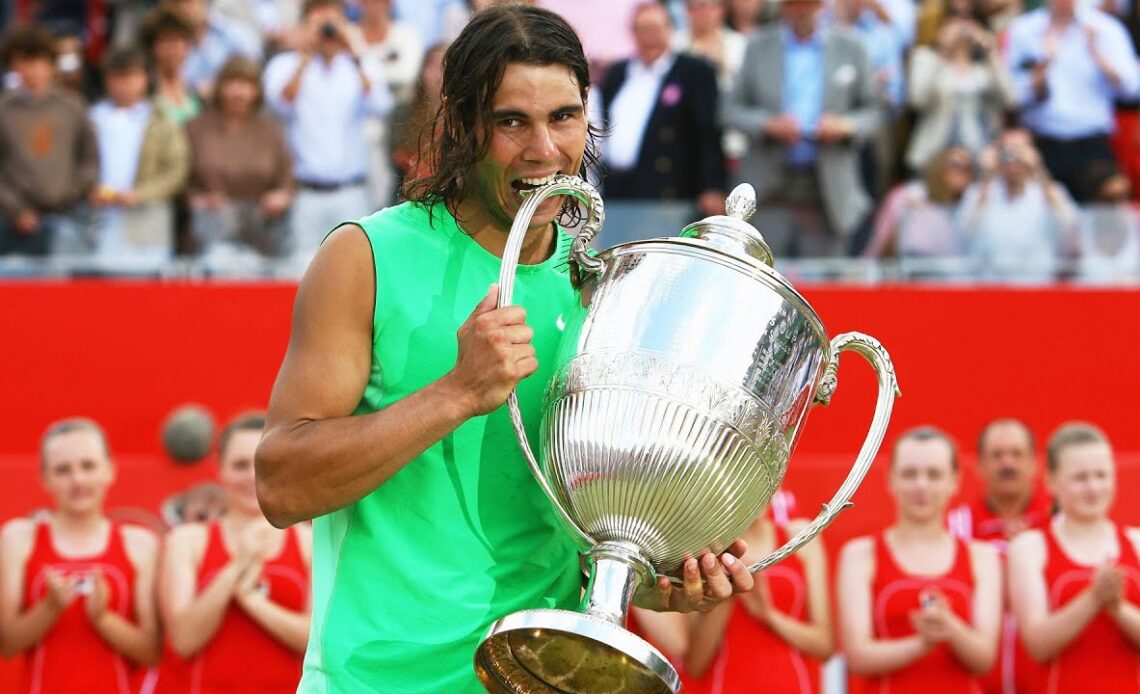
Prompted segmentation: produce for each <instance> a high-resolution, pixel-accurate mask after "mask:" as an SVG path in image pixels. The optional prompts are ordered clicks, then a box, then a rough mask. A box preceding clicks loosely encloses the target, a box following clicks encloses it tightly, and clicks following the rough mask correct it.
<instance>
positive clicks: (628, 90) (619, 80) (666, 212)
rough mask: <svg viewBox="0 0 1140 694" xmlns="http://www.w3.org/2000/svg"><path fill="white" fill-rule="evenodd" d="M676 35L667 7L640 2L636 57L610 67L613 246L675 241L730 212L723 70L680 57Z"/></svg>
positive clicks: (607, 105)
mask: <svg viewBox="0 0 1140 694" xmlns="http://www.w3.org/2000/svg"><path fill="white" fill-rule="evenodd" d="M672 33H673V28H672V20H671V18H670V16H669V12H668V10H666V8H665V7H664V6H663V5H661V4H660V3H656V2H645V3H642V4H641V5H639V6H638V7H637V8H636V10H635V11H634V15H633V36H634V43H635V45H636V53H635V55H634V56H633V57H632V58H629V59H627V60H623V61H621V62H619V63H616V64H614V65H613V66H612V67H611V68H610V69H609V70H607V71H606V76H605V79H604V80H603V82H602V85H601V89H600V90H599V91H600V92H601V101H600V103H599V104H596V106H599V107H600V111H601V117H602V119H603V122H604V123H605V124H606V126H607V128H608V130H609V137H608V138H607V139H606V142H605V144H604V146H603V149H602V164H603V165H604V169H605V171H604V176H605V177H604V179H603V185H604V191H605V195H606V202H607V209H606V212H607V219H608V220H609V221H610V224H608V225H607V226H609V227H610V234H605V237H606V238H605V240H608V241H621V240H628V239H631V238H642V237H645V236H673V235H676V234H677V233H678V232H679V231H680V230H681V225H684V224H687V223H688V222H691V221H693V220H694V219H695V218H696V217H697V216H698V215H712V214H723V212H724V184H725V165H724V153H723V152H722V151H721V145H720V140H721V130H720V127H719V125H718V123H717V103H718V99H719V95H718V92H717V76H716V71H715V70H714V69H713V68H712V66H711V65H709V64H708V63H706V62H705V61H703V60H701V59H700V58H696V57H694V56H691V55H686V54H679V53H674V52H673V51H672V50H671V48H670V45H671V40H672ZM694 207H695V208H694ZM623 212H629V213H630V214H623ZM615 230H616V233H618V234H619V236H617V237H614V238H610V236H611V235H612V234H613V233H614V232H615Z"/></svg>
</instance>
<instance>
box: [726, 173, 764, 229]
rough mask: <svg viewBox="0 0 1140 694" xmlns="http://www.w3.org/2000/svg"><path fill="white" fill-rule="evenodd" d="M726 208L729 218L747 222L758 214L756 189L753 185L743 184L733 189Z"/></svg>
mask: <svg viewBox="0 0 1140 694" xmlns="http://www.w3.org/2000/svg"><path fill="white" fill-rule="evenodd" d="M724 208H725V211H726V212H727V213H728V216H729V217H734V218H736V219H739V220H740V221H742V222H747V221H748V220H749V219H750V218H751V217H752V214H753V213H754V212H756V189H755V188H753V187H752V184H751V183H741V184H740V185H738V186H736V187H735V188H733V189H732V193H730V194H729V196H728V200H727V201H726V202H725V203H724Z"/></svg>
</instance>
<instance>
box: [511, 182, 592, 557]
mask: <svg viewBox="0 0 1140 694" xmlns="http://www.w3.org/2000/svg"><path fill="white" fill-rule="evenodd" d="M552 195H569V196H571V197H573V198H575V199H576V200H578V201H579V202H582V203H584V204H585V205H586V209H587V210H588V212H587V214H588V216H587V218H586V223H585V224H583V225H582V229H581V231H579V232H578V235H577V236H575V237H574V241H573V242H571V246H570V280H571V282H572V283H574V286H575V287H577V286H580V283H581V271H582V270H585V271H587V272H594V273H600V272H601V271H602V269H603V267H604V266H603V264H602V261H601V260H598V259H597V258H595V257H593V256H591V255H590V254H589V247H590V242H591V241H592V240H593V239H594V236H595V235H596V234H597V233H598V231H599V230H600V229H601V228H602V221H603V220H604V219H605V208H604V206H603V204H602V197H601V195H599V194H598V191H597V190H595V189H594V187H593V186H591V185H590V184H589V183H587V182H586V181H584V180H582V179H581V178H579V177H577V176H565V175H562V174H558V175H556V176H555V177H554V180H553V181H551V182H550V183H547V184H546V185H544V186H542V187H540V188H536V189H534V190H533V191H531V192H530V193H524V196H526V202H524V203H523V204H522V207H520V208H519V211H518V214H516V215H515V221H514V222H513V223H512V224H511V231H510V234H509V235H508V236H507V245H506V248H505V249H504V250H503V264H502V265H501V266H500V268H499V303H498V308H503V307H504V306H510V305H511V299H512V298H513V295H514V289H515V270H516V269H517V268H518V264H519V253H520V252H521V251H522V244H523V239H524V238H525V237H526V232H527V229H528V228H529V227H530V220H531V218H532V217H534V211H535V210H537V209H538V206H539V205H541V204H542V202H543V201H544V200H546V199H547V198H549V197H550V196H552ZM507 411H508V412H509V413H510V416H511V424H512V425H513V426H514V428H515V437H516V438H517V439H518V441H519V447H520V448H521V449H522V452H523V456H524V457H526V462H527V464H528V465H529V466H530V471H531V474H533V475H534V479H535V480H536V481H537V482H538V486H539V487H541V488H542V491H543V493H545V494H546V498H547V499H550V503H551V504H553V505H554V508H555V509H556V510H557V511H558V515H559V517H561V518H562V521H563V522H564V523H565V524H566V527H567V528H568V529H570V530H571V532H572V533H573V534H574V537H575V539H576V540H578V541H579V542H580V543H582V544H583V545H584V546H586V547H592V546H593V545H596V544H598V543H597V542H596V541H595V540H594V539H593V538H591V537H590V536H589V535H587V534H586V533H584V532H582V529H581V528H579V527H578V525H577V524H576V523H575V522H574V521H573V520H571V518H570V514H569V513H567V512H566V509H565V508H564V507H563V506H562V503H561V502H560V501H559V500H558V497H557V496H556V495H555V494H554V490H553V489H551V488H550V483H549V482H547V481H546V477H545V476H544V475H543V474H542V470H541V469H539V467H538V461H537V460H536V459H535V457H534V451H532V450H531V448H530V441H528V440H527V438H526V429H525V428H524V427H523V420H522V412H521V411H520V410H519V397H518V388H515V389H513V390H511V394H510V395H508V396H507Z"/></svg>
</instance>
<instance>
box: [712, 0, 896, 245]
mask: <svg viewBox="0 0 1140 694" xmlns="http://www.w3.org/2000/svg"><path fill="white" fill-rule="evenodd" d="M821 5H822V3H821V2H820V0H783V1H782V2H781V4H780V21H779V22H778V23H776V24H774V25H772V26H769V27H765V28H763V29H760V30H758V31H757V32H756V34H754V35H753V37H752V38H751V39H750V40H749V43H748V48H747V51H746V53H745V57H744V66H743V67H742V68H741V70H740V73H739V74H738V75H737V78H736V81H735V82H734V83H733V88H732V90H731V92H730V93H729V94H728V96H727V98H726V100H725V104H724V109H723V113H722V116H723V123H724V125H725V127H731V128H736V129H738V130H740V131H742V132H744V133H745V134H746V135H747V136H748V137H749V139H750V148H749V151H748V153H747V154H746V155H745V156H744V158H743V160H742V161H741V167H740V178H741V180H743V181H746V182H748V183H751V184H753V185H754V186H755V187H756V192H757V197H758V200H759V211H758V212H757V215H756V217H754V218H753V223H755V224H756V226H757V228H759V229H760V231H761V232H762V233H763V234H764V237H765V238H766V239H767V241H768V244H769V246H771V248H772V251H773V252H774V253H775V254H776V255H777V257H779V256H788V255H799V256H808V257H810V256H834V255H839V254H842V253H843V252H844V251H846V250H847V246H848V245H849V243H850V240H851V238H852V236H854V235H855V233H856V231H857V230H858V229H859V228H860V227H861V226H862V225H864V224H865V223H866V220H867V218H868V216H869V215H870V212H871V198H870V195H869V194H868V193H867V190H866V187H865V184H864V182H863V180H862V178H861V176H860V173H859V149H860V146H861V145H862V144H863V143H864V142H866V141H867V140H869V139H871V138H873V137H874V136H875V134H876V132H877V129H878V128H879V127H880V124H881V122H882V119H881V113H880V106H879V103H878V99H877V97H876V87H875V75H874V73H873V71H872V70H871V67H870V65H869V61H868V58H867V53H866V50H865V49H864V48H863V46H862V44H861V43H860V41H859V39H858V38H857V37H856V36H855V35H853V34H852V33H850V32H849V31H848V30H847V29H843V28H839V27H822V26H820V25H819V23H818V19H817V18H818V15H819V9H820V7H821Z"/></svg>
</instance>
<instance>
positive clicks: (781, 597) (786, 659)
mask: <svg viewBox="0 0 1140 694" xmlns="http://www.w3.org/2000/svg"><path fill="white" fill-rule="evenodd" d="M775 528H776V546H777V547H778V546H780V545H783V544H784V542H786V541H787V539H788V538H787V533H786V530H785V529H784V528H783V526H782V524H780V523H776V524H775ZM756 580H758V581H767V582H768V591H769V594H770V595H771V598H772V606H773V607H775V608H776V609H777V610H779V611H780V612H783V613H784V614H786V615H788V616H789V617H794V618H795V619H798V620H801V621H806V620H807V619H808V592H807V579H806V574H805V570H804V564H803V561H802V560H801V559H800V558H799V556H798V555H796V554H793V555H792V556H790V557H788V558H787V559H785V560H783V561H782V562H780V563H779V564H776V565H775V566H773V567H771V568H768V569H765V570H764V571H762V572H761V573H759V574H757V575H756ZM685 691H686V694H688V693H689V692H701V693H704V694H753V693H755V694H767V693H768V692H781V694H811V693H812V692H818V691H819V661H818V660H816V659H815V658H811V657H809V656H805V655H804V654H803V653H800V652H799V651H797V650H796V649H794V648H792V647H791V646H789V645H788V643H787V642H786V641H784V640H783V639H781V638H780V637H779V636H778V635H776V633H775V632H774V631H772V630H771V629H769V628H768V627H767V626H765V625H764V624H762V623H760V622H759V621H757V620H756V618H754V617H753V616H752V615H751V614H749V613H748V610H746V609H745V608H744V606H743V605H742V604H741V602H740V601H739V600H736V601H734V602H733V605H732V615H731V616H729V618H728V625H727V626H726V627H725V631H724V640H723V641H722V642H721V646H720V651H719V652H718V653H717V657H716V660H714V661H713V663H712V665H710V666H709V669H708V671H707V672H705V674H704V675H703V676H701V677H700V678H697V679H694V681H693V682H692V686H691V688H690V689H686V690H685Z"/></svg>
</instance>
